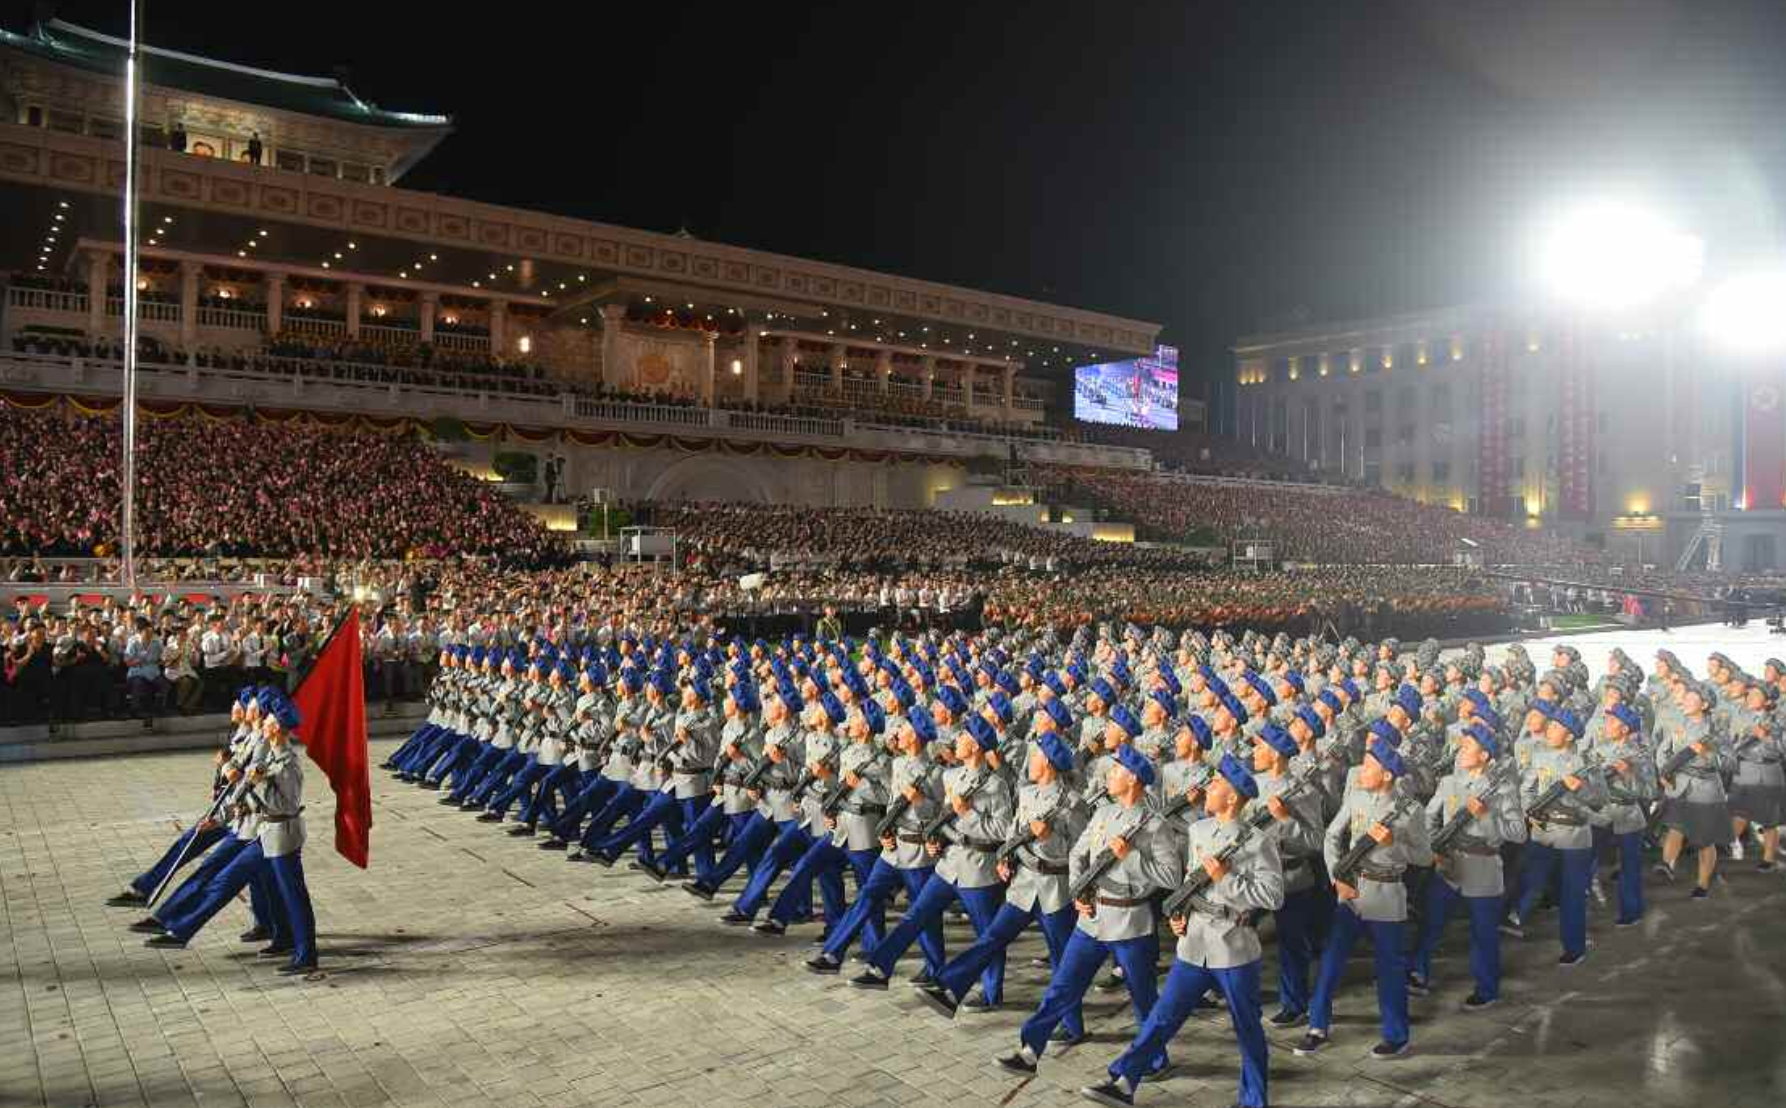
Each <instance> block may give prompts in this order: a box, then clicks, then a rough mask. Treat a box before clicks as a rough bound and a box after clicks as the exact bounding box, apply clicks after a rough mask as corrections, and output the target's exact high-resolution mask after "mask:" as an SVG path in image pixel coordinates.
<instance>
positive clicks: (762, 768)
mask: <svg viewBox="0 0 1786 1108" xmlns="http://www.w3.org/2000/svg"><path fill="white" fill-rule="evenodd" d="M774 767H775V761H774V759H772V758H770V757H769V755H767V754H764V755H763V756H762V757H761V758H759V759H758V760H757V764H756V765H754V766H752V767H750V772H749V773H747V774H745V775H744V780H742V781H740V782H738V787H739V788H740V789H743V790H744V791H745V792H755V791H757V790H758V789H759V788H761V787H762V784H763V778H765V777H767V776H769V771H770V770H771V769H773V768H774Z"/></svg>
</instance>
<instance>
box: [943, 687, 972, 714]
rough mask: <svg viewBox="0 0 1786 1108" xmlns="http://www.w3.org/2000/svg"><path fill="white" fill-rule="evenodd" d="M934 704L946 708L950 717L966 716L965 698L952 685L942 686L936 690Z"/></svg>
mask: <svg viewBox="0 0 1786 1108" xmlns="http://www.w3.org/2000/svg"><path fill="white" fill-rule="evenodd" d="M936 702H937V703H938V704H941V705H942V706H943V707H945V708H947V709H948V710H949V712H950V714H951V715H957V716H962V715H966V714H967V698H966V697H964V696H962V695H961V690H960V689H957V688H956V687H955V686H953V685H944V686H943V687H942V688H940V689H938V690H936Z"/></svg>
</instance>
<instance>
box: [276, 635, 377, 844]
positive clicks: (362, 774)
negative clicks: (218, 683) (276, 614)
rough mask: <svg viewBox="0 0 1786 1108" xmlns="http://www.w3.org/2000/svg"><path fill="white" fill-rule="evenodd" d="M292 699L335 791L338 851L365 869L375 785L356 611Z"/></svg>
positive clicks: (301, 732) (308, 744) (301, 731)
mask: <svg viewBox="0 0 1786 1108" xmlns="http://www.w3.org/2000/svg"><path fill="white" fill-rule="evenodd" d="M291 699H292V703H293V704H296V705H297V707H298V712H299V714H300V715H301V716H302V717H303V718H302V721H301V722H300V723H299V725H298V736H299V737H300V738H302V739H303V740H304V748H305V749H306V750H308V751H309V752H310V760H311V761H312V762H315V763H316V764H317V766H319V767H320V768H321V769H322V771H323V773H324V774H325V775H326V776H327V777H328V779H329V787H330V788H332V789H334V790H335V850H336V852H337V853H339V854H340V855H341V856H342V857H343V858H346V859H347V860H348V861H350V862H352V863H353V864H354V865H356V866H359V867H360V868H361V869H365V868H366V863H367V862H368V861H369V860H370V859H369V853H370V850H371V837H372V780H371V771H370V770H369V769H368V767H367V761H368V759H367V757H366V685H365V677H364V675H363V674H362V673H361V670H360V613H359V609H358V608H350V609H349V610H348V614H347V618H346V619H343V620H342V621H341V622H340V623H339V624H338V625H336V627H335V633H334V634H333V635H331V636H329V641H328V643H327V644H326V645H325V646H324V647H323V650H322V653H321V654H320V655H318V656H317V659H316V665H315V666H314V667H312V668H311V670H310V672H309V673H307V674H305V675H304V680H303V681H302V682H301V683H300V684H299V685H298V688H297V691H295V692H293V693H292V697H291Z"/></svg>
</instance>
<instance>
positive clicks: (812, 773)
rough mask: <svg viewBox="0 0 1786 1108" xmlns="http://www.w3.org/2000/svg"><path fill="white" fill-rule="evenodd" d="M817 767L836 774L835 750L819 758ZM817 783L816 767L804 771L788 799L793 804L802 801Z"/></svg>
mask: <svg viewBox="0 0 1786 1108" xmlns="http://www.w3.org/2000/svg"><path fill="white" fill-rule="evenodd" d="M819 765H820V766H824V767H825V768H826V769H829V770H830V771H831V772H832V773H836V772H837V752H836V751H835V750H833V751H832V752H831V753H829V754H827V755H825V756H824V757H823V758H820V759H819ZM818 781H819V775H818V771H817V767H816V766H815V767H814V768H812V769H808V770H806V771H805V772H804V773H802V774H801V775H800V780H798V781H796V782H795V783H794V791H793V792H792V793H791V794H790V795H789V799H790V800H792V801H793V802H794V803H795V804H798V803H800V802H801V801H802V800H805V799H806V793H807V791H808V790H809V789H811V788H812V787H813V785H815V784H817V783H818Z"/></svg>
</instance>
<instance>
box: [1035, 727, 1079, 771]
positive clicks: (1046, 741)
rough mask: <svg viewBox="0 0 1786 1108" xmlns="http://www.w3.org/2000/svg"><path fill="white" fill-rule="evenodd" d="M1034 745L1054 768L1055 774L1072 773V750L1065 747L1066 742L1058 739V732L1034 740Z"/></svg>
mask: <svg viewBox="0 0 1786 1108" xmlns="http://www.w3.org/2000/svg"><path fill="white" fill-rule="evenodd" d="M1036 745H1037V746H1038V747H1040V748H1041V750H1042V756H1043V757H1044V758H1047V759H1048V764H1049V765H1051V766H1053V767H1054V769H1055V772H1057V773H1071V772H1072V771H1073V750H1072V748H1071V747H1069V746H1068V745H1067V743H1066V740H1065V739H1062V738H1061V737H1060V734H1059V732H1056V731H1050V732H1048V733H1047V734H1045V735H1043V736H1042V737H1041V738H1040V739H1037V740H1036Z"/></svg>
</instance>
